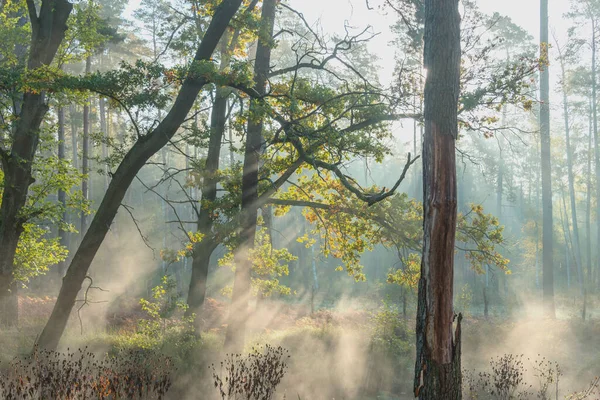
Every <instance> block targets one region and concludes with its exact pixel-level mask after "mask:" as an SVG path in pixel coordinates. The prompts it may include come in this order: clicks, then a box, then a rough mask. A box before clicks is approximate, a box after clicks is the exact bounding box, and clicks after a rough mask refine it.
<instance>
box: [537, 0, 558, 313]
mask: <svg viewBox="0 0 600 400" xmlns="http://www.w3.org/2000/svg"><path fill="white" fill-rule="evenodd" d="M540 18H541V21H540V61H541V64H540V65H541V68H540V140H541V146H540V148H541V168H542V221H543V227H542V265H543V266H542V269H543V277H542V290H543V297H544V312H545V314H546V316H548V317H550V318H555V317H556V311H555V308H554V261H553V244H554V230H553V225H552V223H553V222H552V221H553V218H552V165H551V154H550V71H549V68H548V66H549V58H548V56H549V55H548V46H549V42H548V0H540Z"/></svg>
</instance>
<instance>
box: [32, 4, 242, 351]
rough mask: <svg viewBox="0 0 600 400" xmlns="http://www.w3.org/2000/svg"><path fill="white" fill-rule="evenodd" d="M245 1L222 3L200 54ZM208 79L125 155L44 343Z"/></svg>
mask: <svg viewBox="0 0 600 400" xmlns="http://www.w3.org/2000/svg"><path fill="white" fill-rule="evenodd" d="M241 3H242V0H225V1H223V2H222V3H221V4H220V5H219V6H218V7H217V9H216V10H215V13H214V16H213V18H212V21H211V22H210V25H209V26H208V28H207V30H206V32H205V35H204V38H203V40H202V42H201V43H200V45H199V47H198V50H197V52H196V55H195V57H194V59H195V60H196V61H206V60H209V59H210V57H211V56H212V53H213V51H214V50H215V48H216V46H217V44H218V42H219V40H220V38H221V37H222V36H223V33H224V32H225V30H226V29H227V28H228V26H229V22H230V20H231V18H233V16H234V15H235V13H236V12H237V10H238V9H239V7H240V5H241ZM206 83H208V80H207V78H204V77H203V78H197V77H194V76H188V77H187V78H186V79H185V80H184V82H183V84H182V86H181V89H180V90H179V93H178V94H177V98H176V99H175V102H174V104H173V106H172V108H171V110H170V111H169V113H168V114H167V115H166V116H165V118H164V119H163V120H162V121H161V122H160V123H159V124H158V126H157V127H156V128H155V129H154V130H153V131H152V132H150V133H148V134H147V135H145V136H143V137H141V138H140V139H138V141H137V142H136V143H135V144H134V145H133V147H132V148H131V149H130V150H129V151H128V152H127V154H126V155H125V157H124V158H123V161H122V162H121V164H120V165H119V167H118V168H117V170H116V171H115V173H114V175H113V178H112V180H111V182H110V184H109V186H108V190H107V191H106V194H105V195H104V198H103V199H102V202H101V203H100V206H99V207H98V210H97V212H96V214H95V215H94V218H93V220H92V223H91V225H90V227H89V229H88V231H87V232H86V234H85V236H84V237H83V240H82V242H81V245H80V246H79V248H78V249H77V252H76V253H75V255H74V257H73V260H72V261H71V264H70V266H69V269H68V270H67V274H66V275H65V277H64V279H63V284H62V287H61V289H60V293H59V295H58V298H57V301H56V304H55V305H54V309H53V310H52V314H51V315H50V319H49V320H48V322H47V323H46V326H45V327H44V329H43V331H42V333H41V334H40V336H39V338H38V341H37V344H38V345H39V346H40V347H41V348H46V349H56V348H57V346H58V342H59V340H60V338H61V336H62V334H63V332H64V329H65V326H66V324H67V321H68V319H69V315H70V313H71V310H72V309H73V306H74V304H75V300H76V298H77V294H78V293H79V291H80V290H81V287H82V284H83V281H84V280H85V277H86V275H87V272H88V269H89V267H90V265H91V263H92V260H93V259H94V256H95V255H96V253H97V252H98V249H99V248H100V245H101V244H102V241H103V240H104V238H105V236H106V234H107V232H108V230H109V228H110V225H111V224H112V222H113V220H114V217H115V215H116V214H117V211H118V209H119V207H120V205H121V201H122V200H123V198H124V197H125V194H126V193H127V188H128V187H129V186H130V185H131V182H132V181H133V179H135V176H136V175H137V173H138V172H139V171H140V169H141V168H142V167H143V166H144V165H145V163H146V162H147V161H148V160H149V159H150V157H152V156H153V155H154V154H156V153H157V152H158V151H159V150H160V149H161V148H162V147H163V146H165V145H166V144H167V143H168V142H169V140H170V139H171V138H172V137H173V136H174V135H175V133H176V132H177V130H178V129H179V127H180V126H181V124H182V123H183V122H184V121H185V118H186V117H187V115H188V113H189V111H190V110H191V109H192V106H193V105H194V102H195V101H196V97H197V96H198V93H199V92H200V90H201V89H202V88H203V87H204V85H205V84H206Z"/></svg>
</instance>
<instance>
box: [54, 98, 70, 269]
mask: <svg viewBox="0 0 600 400" xmlns="http://www.w3.org/2000/svg"><path fill="white" fill-rule="evenodd" d="M57 114H58V159H59V160H60V161H61V162H62V161H64V160H65V110H64V108H62V107H60V108H59V109H58V110H57ZM58 202H59V203H60V204H61V206H62V208H63V212H62V218H61V223H63V224H66V223H67V196H66V193H65V191H64V190H59V191H58ZM67 235H68V234H67V232H65V231H64V230H62V229H61V227H60V226H59V227H58V237H59V238H60V244H61V246H64V247H66V248H68V246H69V240H68V239H69V238H68V236H67ZM65 267H66V265H65V262H64V261H61V262H60V263H59V264H58V268H57V272H58V275H59V277H60V278H62V277H63V276H64V274H65V269H66V268H65Z"/></svg>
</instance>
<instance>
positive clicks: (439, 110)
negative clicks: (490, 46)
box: [414, 0, 462, 400]
mask: <svg viewBox="0 0 600 400" xmlns="http://www.w3.org/2000/svg"><path fill="white" fill-rule="evenodd" d="M424 43H425V68H426V69H427V78H426V82H425V113H424V117H425V133H424V135H425V136H424V139H423V200H424V201H423V211H424V215H423V227H424V235H423V256H422V261H421V278H420V280H419V296H418V310H417V327H416V337H417V358H416V363H415V382H414V394H415V396H416V397H417V396H418V397H419V399H421V400H434V399H436V400H437V399H448V400H454V399H461V398H462V393H461V390H462V388H461V381H462V375H461V363H460V340H461V338H460V336H461V333H460V323H461V319H462V317H461V316H459V317H458V324H457V327H456V333H455V334H453V323H454V318H455V316H454V310H453V306H452V301H453V284H454V244H455V236H456V213H457V210H456V207H457V187H456V152H455V143H456V139H457V136H458V122H457V111H458V98H459V92H460V84H459V81H460V60H461V43H460V14H459V11H458V1H455V0H454V1H450V0H426V1H425V42H424Z"/></svg>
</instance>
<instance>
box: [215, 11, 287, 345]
mask: <svg viewBox="0 0 600 400" xmlns="http://www.w3.org/2000/svg"><path fill="white" fill-rule="evenodd" d="M276 4H277V0H265V1H264V2H263V5H262V13H261V27H262V29H261V32H260V35H259V40H258V45H257V49H256V60H255V63H254V79H255V82H256V84H255V87H254V89H255V90H256V91H257V92H258V93H259V94H261V95H263V94H264V93H265V92H266V84H267V76H268V73H269V67H270V62H271V47H270V45H269V43H270V41H271V39H272V37H273V27H274V22H275V10H276ZM257 113H260V109H259V107H257V105H256V103H255V102H251V103H250V115H257ZM262 129H263V121H262V118H250V120H249V121H248V130H247V134H246V145H245V151H244V166H243V172H242V211H241V212H242V220H241V224H240V228H239V246H238V248H237V249H236V253H235V257H234V259H235V265H236V270H235V279H234V283H233V297H232V301H231V307H230V309H229V325H228V326H227V333H226V336H225V348H226V349H227V350H228V351H231V352H234V353H238V352H240V351H241V350H242V349H243V347H244V339H245V335H246V321H247V318H248V315H249V310H248V301H249V300H250V296H251V282H250V276H251V270H252V262H251V260H249V255H250V254H249V250H250V249H251V248H252V247H253V246H254V239H255V235H256V219H257V217H258V207H259V205H258V172H259V171H258V169H259V163H260V153H261V148H262Z"/></svg>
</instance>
